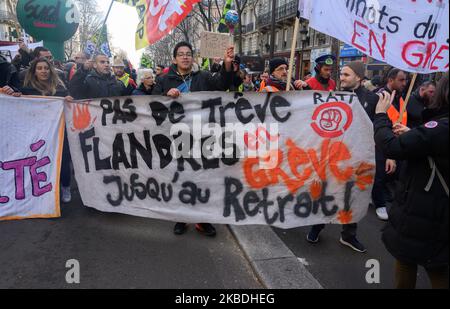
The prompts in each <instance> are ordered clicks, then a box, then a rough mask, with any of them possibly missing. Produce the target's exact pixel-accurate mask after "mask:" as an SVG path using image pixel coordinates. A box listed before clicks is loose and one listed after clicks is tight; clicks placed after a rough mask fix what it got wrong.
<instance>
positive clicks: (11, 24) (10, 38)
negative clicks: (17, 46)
mask: <svg viewBox="0 0 450 309" xmlns="http://www.w3.org/2000/svg"><path fill="white" fill-rule="evenodd" d="M16 5H17V0H1V1H0V45H10V44H11V42H15V41H16V40H17V39H18V38H19V37H21V33H20V32H21V29H20V25H19V22H18V21H17V16H16Z"/></svg>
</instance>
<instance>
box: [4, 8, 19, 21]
mask: <svg viewBox="0 0 450 309" xmlns="http://www.w3.org/2000/svg"><path fill="white" fill-rule="evenodd" d="M0 21H17V18H16V16H15V15H14V14H12V13H11V12H8V11H3V10H0Z"/></svg>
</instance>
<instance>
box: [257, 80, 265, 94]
mask: <svg viewBox="0 0 450 309" xmlns="http://www.w3.org/2000/svg"><path fill="white" fill-rule="evenodd" d="M265 87H266V81H265V80H262V81H261V85H260V86H259V90H258V91H259V92H261V91H262V90H263V89H264V88H265Z"/></svg>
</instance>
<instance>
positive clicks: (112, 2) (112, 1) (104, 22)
mask: <svg viewBox="0 0 450 309" xmlns="http://www.w3.org/2000/svg"><path fill="white" fill-rule="evenodd" d="M114 1H115V0H111V4H110V5H109V9H108V13H106V16H105V20H104V21H103V24H102V27H101V28H103V27H104V26H105V25H106V21H107V20H108V17H109V13H110V12H111V9H112V6H113V4H114ZM101 28H100V29H101Z"/></svg>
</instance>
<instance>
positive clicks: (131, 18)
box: [97, 0, 144, 68]
mask: <svg viewBox="0 0 450 309" xmlns="http://www.w3.org/2000/svg"><path fill="white" fill-rule="evenodd" d="M97 2H98V5H99V6H100V9H101V10H102V11H103V12H104V14H105V15H106V12H108V8H109V5H110V4H111V0H98V1H97ZM138 22H139V20H138V15H137V12H136V9H135V8H133V7H131V6H127V5H125V4H121V3H117V2H114V4H113V7H112V9H111V13H110V14H109V18H108V21H107V25H108V33H109V34H110V35H111V36H112V42H110V44H111V45H112V46H115V47H120V48H122V49H123V50H125V51H126V52H127V53H128V57H129V58H130V60H131V62H132V64H133V66H134V67H135V68H138V67H139V60H140V57H141V54H142V52H143V51H144V49H141V50H140V51H136V50H135V44H134V38H135V33H136V27H137V24H138Z"/></svg>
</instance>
